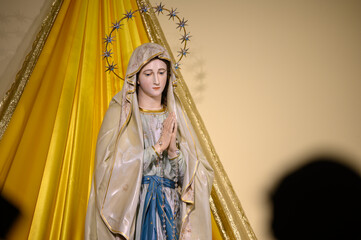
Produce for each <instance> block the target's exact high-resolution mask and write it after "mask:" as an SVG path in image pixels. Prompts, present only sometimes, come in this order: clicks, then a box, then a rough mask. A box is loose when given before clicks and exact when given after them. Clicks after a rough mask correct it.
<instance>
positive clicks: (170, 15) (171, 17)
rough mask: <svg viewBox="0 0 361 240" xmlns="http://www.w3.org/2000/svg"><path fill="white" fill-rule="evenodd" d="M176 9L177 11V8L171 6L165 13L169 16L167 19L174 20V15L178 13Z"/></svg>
mask: <svg viewBox="0 0 361 240" xmlns="http://www.w3.org/2000/svg"><path fill="white" fill-rule="evenodd" d="M176 11H177V9H173V8H172V9H171V10H170V13H169V14H168V15H167V16H169V19H172V20H174V18H175V16H177V13H178V12H176ZM169 19H168V20H169Z"/></svg>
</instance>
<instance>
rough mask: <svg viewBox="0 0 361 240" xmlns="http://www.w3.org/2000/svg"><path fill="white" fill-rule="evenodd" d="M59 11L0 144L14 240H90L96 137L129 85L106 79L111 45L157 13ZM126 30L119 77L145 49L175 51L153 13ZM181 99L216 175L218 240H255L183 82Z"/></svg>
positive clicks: (80, 7)
mask: <svg viewBox="0 0 361 240" xmlns="http://www.w3.org/2000/svg"><path fill="white" fill-rule="evenodd" d="M55 2H57V3H58V5H55V4H54V5H53V8H52V11H51V12H50V13H49V14H50V17H53V19H55V16H56V21H55V22H54V21H49V22H48V23H47V28H46V27H44V28H43V29H42V30H41V32H40V33H39V35H41V34H43V35H42V36H45V35H46V36H47V34H48V33H46V34H45V31H46V29H47V31H48V32H49V28H51V31H50V33H49V35H48V38H47V40H46V43H45V44H42V45H41V44H39V45H36V46H37V48H35V49H37V50H38V52H41V54H38V55H36V54H35V53H34V54H32V53H31V54H29V55H30V56H32V57H33V58H34V59H35V60H34V61H35V62H36V65H35V64H34V65H35V67H34V68H33V71H32V74H31V76H30V74H29V71H27V70H26V69H28V68H29V64H26V63H25V64H24V66H23V68H22V70H21V71H20V72H19V75H18V78H19V79H25V80H23V81H24V85H23V86H24V87H25V84H26V87H25V89H24V91H23V93H22V94H21V92H20V93H19V92H18V93H17V94H15V95H16V96H18V98H17V99H16V98H15V97H14V96H15V95H13V96H12V97H10V102H12V107H13V108H14V109H15V106H16V109H15V111H14V112H13V114H12V112H11V114H12V118H11V121H10V122H9V124H8V128H7V130H6V131H5V133H4V135H3V138H2V140H1V142H0V191H1V194H2V195H4V196H6V197H7V198H8V199H10V200H11V201H12V202H14V203H15V204H16V205H17V206H18V207H19V208H20V211H21V213H22V215H21V217H20V220H19V221H18V222H17V223H16V226H15V227H14V228H13V229H12V231H11V234H10V236H9V239H25V238H29V239H82V238H83V229H84V219H85V214H86V207H87V200H88V194H89V191H90V185H91V180H92V179H91V178H92V174H93V162H94V152H95V143H96V138H97V134H98V131H99V128H100V125H101V121H102V118H103V116H104V114H105V111H106V110H107V107H108V103H109V102H110V99H111V98H112V96H113V95H115V94H116V93H117V92H118V91H120V89H121V87H122V81H120V80H119V79H117V78H116V77H115V76H114V75H112V74H106V73H105V61H104V60H102V58H101V53H102V51H104V44H103V37H104V36H105V34H108V33H109V31H110V29H111V28H110V26H111V25H112V22H114V21H115V20H116V19H120V18H121V17H123V14H124V13H125V12H126V11H127V10H128V11H129V10H130V9H133V10H135V9H137V8H138V6H139V5H140V4H142V3H146V4H149V2H148V1H145V2H142V1H136V0H126V1H117V0H109V1H92V0H64V1H63V3H62V4H61V2H60V0H59V1H55ZM55 2H54V3H55ZM137 4H138V5H137ZM48 17H49V16H48ZM122 28H123V29H122V30H119V33H121V34H119V35H117V38H116V42H115V44H114V45H113V52H114V53H115V54H114V55H113V58H115V62H116V63H117V64H118V68H119V70H120V74H121V75H122V73H125V70H126V66H127V61H128V59H129V58H130V55H131V53H132V52H133V50H134V49H135V48H136V47H137V46H139V45H140V44H142V43H145V42H148V41H152V42H157V43H159V44H162V45H164V46H166V47H168V44H167V42H166V40H165V37H164V35H163V33H162V31H161V28H160V26H159V23H158V21H157V19H156V17H155V15H154V12H150V13H148V14H146V15H145V16H142V17H140V16H139V14H136V17H135V19H134V20H130V21H129V22H128V23H127V24H125V25H124V26H123V27H122ZM44 34H45V35H44ZM43 41H44V42H45V39H43ZM39 48H40V51H39ZM168 49H169V48H168ZM36 60H37V61H36ZM26 74H27V75H26ZM179 75H180V73H179ZM29 76H30V77H29ZM180 76H181V75H180ZM177 91H178V94H179V95H180V96H181V99H182V101H183V103H184V104H185V106H186V111H187V112H188V115H189V116H191V119H192V122H193V124H194V126H195V127H196V131H197V134H198V136H199V137H200V139H202V141H201V142H202V147H204V148H206V149H207V150H208V153H209V154H208V158H209V159H210V160H211V164H212V166H213V167H214V168H215V170H216V178H215V184H214V188H213V191H212V196H211V206H212V213H213V216H214V218H213V217H212V220H213V221H212V222H213V239H251V240H253V239H256V237H255V235H254V233H253V231H252V229H251V227H250V226H249V223H248V220H247V218H246V216H245V214H244V212H243V210H242V207H241V205H240V203H239V200H238V198H237V197H236V195H235V193H234V191H233V189H232V187H231V184H230V183H229V180H228V178H227V175H226V174H225V172H224V170H223V168H222V165H221V163H220V161H219V159H218V156H217V155H216V153H215V151H214V148H213V146H212V144H211V141H210V139H209V136H208V134H207V132H206V130H205V128H204V125H203V122H202V121H201V118H200V116H199V114H198V111H197V110H196V108H195V106H194V103H193V100H192V98H191V97H190V93H189V91H188V88H187V87H186V84H185V82H184V81H183V79H182V78H181V79H180V84H179V89H178V90H177ZM20 96H21V98H20ZM19 98H20V100H18V99H19ZM10 116H11V115H10ZM0 117H1V118H0V123H1V124H3V123H4V122H6V121H8V120H9V119H10V118H9V114H8V115H7V118H4V117H3V116H0ZM1 124H0V125H1ZM3 125H4V124H3ZM6 125H7V123H6Z"/></svg>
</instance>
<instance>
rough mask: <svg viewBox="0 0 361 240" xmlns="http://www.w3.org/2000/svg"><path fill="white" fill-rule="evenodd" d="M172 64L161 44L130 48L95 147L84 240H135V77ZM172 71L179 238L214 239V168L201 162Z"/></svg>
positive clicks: (138, 140) (139, 168) (139, 160)
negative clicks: (179, 167) (151, 65)
mask: <svg viewBox="0 0 361 240" xmlns="http://www.w3.org/2000/svg"><path fill="white" fill-rule="evenodd" d="M155 57H157V58H161V59H165V60H167V61H169V62H171V60H170V57H169V54H168V53H167V51H166V50H165V49H164V48H163V47H162V46H160V45H158V44H154V43H147V44H143V45H141V46H140V47H138V48H137V49H135V50H134V52H133V54H132V56H131V58H130V61H129V64H128V68H127V74H126V77H125V82H124V85H123V88H122V91H120V92H119V93H118V94H116V95H115V96H114V97H113V99H112V101H111V102H110V105H109V108H108V110H107V112H106V114H105V117H104V120H103V123H102V126H101V129H100V132H99V135H98V140H97V147H96V161H95V170H94V177H93V182H92V188H91V193H90V196H89V203H88V210H87V216H86V224H85V239H121V237H120V236H123V237H124V238H125V239H134V233H135V225H136V224H135V221H136V211H137V208H138V205H139V195H140V188H141V181H142V176H143V155H144V142H143V131H142V123H141V119H140V113H139V107H138V102H137V95H136V73H137V72H139V71H140V69H141V68H142V67H143V66H144V65H145V64H147V63H148V62H149V61H150V60H152V59H153V58H155ZM174 87H176V76H175V74H174V71H172V72H171V76H170V79H169V85H168V89H167V108H168V111H169V112H175V114H176V117H177V123H178V131H179V135H180V136H178V140H179V144H180V149H181V151H182V154H183V160H184V161H185V163H186V170H185V172H184V179H183V185H182V192H181V205H182V206H181V217H182V224H181V231H180V238H179V239H201V240H208V239H209V240H211V239H212V225H211V216H210V207H209V195H210V192H211V188H212V182H213V169H212V168H211V166H210V165H209V163H208V161H207V160H206V159H205V157H204V154H203V150H202V148H201V147H200V144H199V142H198V139H197V136H196V134H195V132H194V130H193V127H192V125H191V123H190V121H189V119H188V117H187V115H186V113H185V112H184V110H183V108H182V105H181V103H180V101H179V99H178V98H177V96H176V95H175V94H174V93H173V88H174Z"/></svg>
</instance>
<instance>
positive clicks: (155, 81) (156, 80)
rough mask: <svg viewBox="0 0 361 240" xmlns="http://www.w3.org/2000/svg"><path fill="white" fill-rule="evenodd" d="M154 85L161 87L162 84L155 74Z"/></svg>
mask: <svg viewBox="0 0 361 240" xmlns="http://www.w3.org/2000/svg"><path fill="white" fill-rule="evenodd" d="M153 83H154V84H155V85H159V84H160V82H159V79H158V75H157V74H154V79H153Z"/></svg>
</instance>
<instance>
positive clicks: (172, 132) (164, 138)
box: [154, 112, 178, 158]
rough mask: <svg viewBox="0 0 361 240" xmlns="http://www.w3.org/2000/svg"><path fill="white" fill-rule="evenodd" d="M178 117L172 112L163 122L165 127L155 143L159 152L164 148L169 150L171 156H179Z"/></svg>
mask: <svg viewBox="0 0 361 240" xmlns="http://www.w3.org/2000/svg"><path fill="white" fill-rule="evenodd" d="M176 139H177V119H176V116H175V113H174V112H172V113H170V114H169V115H168V117H167V118H166V119H165V120H164V122H163V129H162V133H161V135H160V138H159V140H158V142H157V143H156V144H155V145H154V148H155V149H156V151H157V152H158V153H162V152H163V151H164V150H167V151H168V155H169V157H170V158H173V157H176V156H177V150H178V148H177V144H176Z"/></svg>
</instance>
